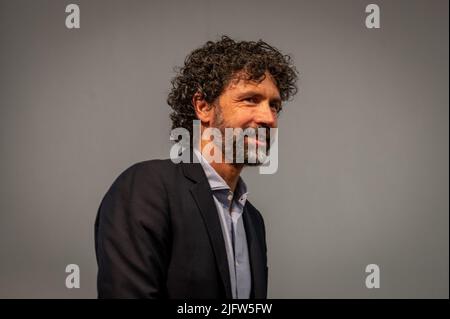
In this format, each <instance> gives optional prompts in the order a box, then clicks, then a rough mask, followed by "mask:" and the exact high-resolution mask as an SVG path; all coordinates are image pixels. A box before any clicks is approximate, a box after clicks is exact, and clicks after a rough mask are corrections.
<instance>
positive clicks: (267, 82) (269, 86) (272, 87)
mask: <svg viewBox="0 0 450 319" xmlns="http://www.w3.org/2000/svg"><path fill="white" fill-rule="evenodd" d="M247 92H254V93H258V94H261V95H264V96H266V97H268V98H277V99H279V98H280V92H279V90H278V88H277V86H276V84H275V80H274V79H273V77H272V75H271V74H270V73H268V72H266V73H265V78H264V80H263V81H261V82H259V83H258V82H257V81H249V80H245V79H243V78H239V77H236V78H234V79H233V80H231V81H230V83H228V85H227V86H226V87H225V90H224V92H223V94H229V95H241V94H245V93H247Z"/></svg>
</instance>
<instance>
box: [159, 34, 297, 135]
mask: <svg viewBox="0 0 450 319" xmlns="http://www.w3.org/2000/svg"><path fill="white" fill-rule="evenodd" d="M241 71H244V72H241ZM266 71H268V72H269V73H270V74H271V76H272V77H273V79H274V81H275V84H276V86H277V88H278V90H279V93H280V98H281V100H282V101H286V100H288V99H289V98H290V97H291V96H293V95H295V94H296V93H297V86H296V81H297V74H298V72H297V70H296V68H295V66H294V65H293V63H292V58H291V57H290V56H289V55H283V54H282V53H281V52H280V51H279V50H277V49H276V48H274V47H273V46H271V45H269V44H267V43H266V42H264V41H262V40H259V41H257V42H254V41H240V42H236V41H234V40H233V39H231V38H230V37H228V36H222V37H221V39H220V40H219V41H217V42H213V41H208V42H206V43H205V45H203V46H202V47H200V48H198V49H195V50H194V51H192V52H191V53H190V54H189V55H188V56H187V57H186V59H185V61H184V66H183V67H181V68H179V69H178V72H177V75H176V76H175V77H174V78H173V79H172V81H171V84H172V89H171V91H170V93H169V95H168V97H167V103H168V104H169V105H170V107H171V108H172V109H173V112H172V113H171V114H170V119H171V120H172V128H177V127H183V128H186V129H187V130H188V131H189V132H190V134H191V135H192V121H193V120H195V119H197V116H196V114H195V111H194V107H193V105H192V98H193V96H194V94H195V93H196V92H199V93H200V94H201V95H202V98H204V99H205V100H206V102H208V103H210V104H211V103H213V102H214V101H215V100H216V98H218V97H219V96H220V94H221V93H222V91H223V89H224V88H225V87H226V86H227V85H228V84H229V82H230V81H231V80H235V79H237V78H239V79H242V78H244V79H245V80H251V81H256V82H261V81H263V80H264V75H265V72H266Z"/></svg>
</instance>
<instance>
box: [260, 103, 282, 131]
mask: <svg viewBox="0 0 450 319" xmlns="http://www.w3.org/2000/svg"><path fill="white" fill-rule="evenodd" d="M256 122H257V123H258V125H262V126H268V127H276V126H277V115H276V113H275V112H274V111H273V110H272V108H271V107H270V105H269V102H266V101H264V102H262V103H261V105H260V106H259V108H258V114H257V119H256Z"/></svg>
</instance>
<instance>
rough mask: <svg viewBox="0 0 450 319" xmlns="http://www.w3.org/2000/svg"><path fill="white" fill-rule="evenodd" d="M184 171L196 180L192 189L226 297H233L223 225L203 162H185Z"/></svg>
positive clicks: (187, 175)
mask: <svg viewBox="0 0 450 319" xmlns="http://www.w3.org/2000/svg"><path fill="white" fill-rule="evenodd" d="M183 171H184V174H185V176H186V177H188V178H190V179H191V180H193V181H195V182H196V183H195V184H193V185H192V187H191V189H190V191H191V194H192V197H193V198H194V200H195V202H196V204H197V206H198V208H199V210H200V213H201V214H202V217H203V220H204V222H205V225H206V229H207V230H208V234H209V238H210V240H211V244H212V247H213V250H214V256H215V259H216V263H217V267H218V269H219V273H220V277H221V278H222V282H223V285H224V287H225V296H226V298H228V299H231V298H232V297H233V296H232V294H231V283H230V272H229V268H228V259H227V253H226V250H225V240H224V238H223V234H222V227H221V225H220V220H219V215H218V212H217V208H216V205H215V203H214V200H213V194H212V191H211V188H210V186H209V183H208V180H207V179H206V175H205V173H204V171H203V168H202V167H201V164H198V163H194V164H186V163H183Z"/></svg>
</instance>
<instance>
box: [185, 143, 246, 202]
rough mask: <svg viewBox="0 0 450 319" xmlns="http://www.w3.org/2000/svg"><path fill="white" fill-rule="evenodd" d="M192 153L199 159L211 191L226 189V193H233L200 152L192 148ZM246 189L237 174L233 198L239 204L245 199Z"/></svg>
mask: <svg viewBox="0 0 450 319" xmlns="http://www.w3.org/2000/svg"><path fill="white" fill-rule="evenodd" d="M194 154H195V155H196V156H197V158H198V159H199V162H200V164H201V165H202V167H203V170H204V171H205V175H206V178H207V179H208V183H209V186H210V187H211V190H212V191H213V192H215V191H222V190H227V192H226V193H227V195H230V194H231V195H233V193H232V192H231V190H230V187H229V186H228V185H227V183H226V182H225V180H224V179H223V178H222V176H220V175H219V174H218V173H217V172H216V170H215V169H214V167H212V166H211V164H209V163H208V161H207V160H206V159H205V157H203V155H202V153H201V152H200V151H199V150H198V149H196V148H194ZM247 196H248V191H247V185H246V184H245V182H244V180H243V179H242V178H241V177H240V176H239V180H238V183H237V185H236V189H235V194H234V198H235V199H236V200H237V202H238V203H239V204H241V205H242V206H244V205H245V202H246V200H247Z"/></svg>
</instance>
